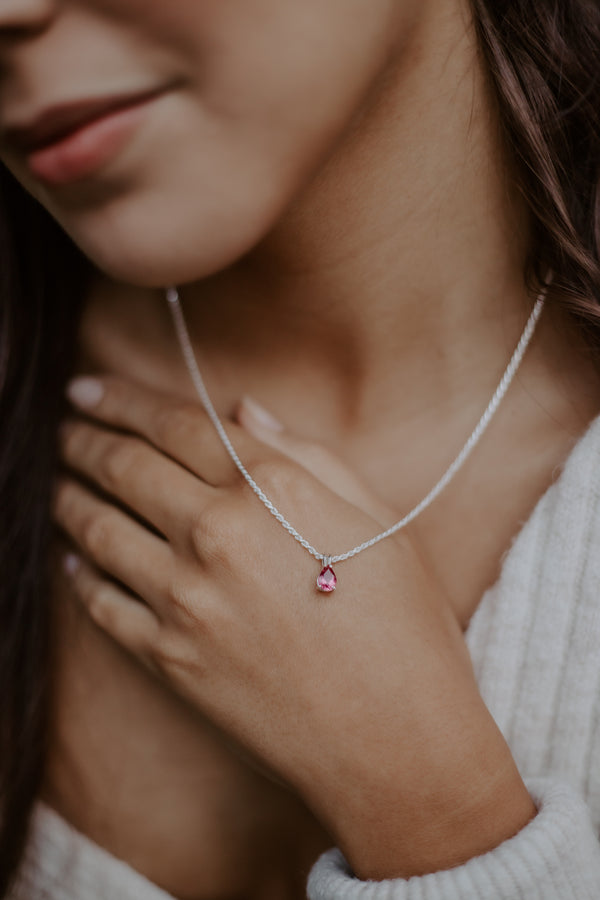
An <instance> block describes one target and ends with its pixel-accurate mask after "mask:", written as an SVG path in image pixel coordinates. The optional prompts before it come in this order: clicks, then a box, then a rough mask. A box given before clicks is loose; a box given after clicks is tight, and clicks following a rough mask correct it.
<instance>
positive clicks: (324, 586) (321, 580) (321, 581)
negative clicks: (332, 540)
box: [317, 566, 337, 594]
mask: <svg viewBox="0 0 600 900" xmlns="http://www.w3.org/2000/svg"><path fill="white" fill-rule="evenodd" d="M336 585H337V578H336V577H335V572H334V571H333V569H332V568H331V566H324V568H323V569H321V573H320V575H319V577H318V578H317V587H318V589H319V590H320V591H323V592H324V593H326V594H328V593H330V591H335V588H336Z"/></svg>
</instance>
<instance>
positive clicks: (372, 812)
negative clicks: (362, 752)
mask: <svg viewBox="0 0 600 900" xmlns="http://www.w3.org/2000/svg"><path fill="white" fill-rule="evenodd" d="M490 719H491V716H490ZM492 721H493V720H492ZM493 731H495V734H494V741H493V743H490V742H489V739H486V740H485V741H483V742H478V743H477V744H475V742H472V752H469V753H463V755H462V756H461V758H460V760H459V761H458V763H457V762H456V757H455V758H454V760H453V759H452V756H453V754H451V753H447V754H446V756H445V758H444V760H443V763H442V764H440V765H437V764H436V765H433V766H428V765H427V763H431V758H429V756H428V753H418V752H416V753H414V754H413V759H412V763H411V762H410V761H408V762H409V764H408V765H406V763H407V760H406V756H404V759H403V761H402V762H399V764H398V765H397V766H396V767H395V769H394V768H393V767H388V768H387V771H386V770H385V767H384V766H380V767H378V768H375V769H370V770H369V772H368V773H365V772H364V771H363V772H361V773H360V774H358V773H357V772H354V773H353V775H350V773H349V772H346V773H345V777H344V776H342V775H341V774H339V777H338V778H337V779H336V784H337V785H338V787H337V791H336V790H333V791H331V790H330V791H321V792H320V796H319V799H318V800H317V802H316V803H313V804H310V805H311V806H312V807H313V810H314V811H315V814H316V815H317V817H318V818H319V819H320V820H321V821H322V822H323V824H324V825H325V827H326V828H327V830H328V831H329V833H330V834H331V835H332V836H333V838H334V840H335V842H336V844H337V846H338V847H339V848H340V850H341V851H342V853H343V854H344V856H345V857H346V859H347V861H348V863H349V865H350V867H351V869H352V871H353V872H354V874H355V875H356V876H357V877H358V878H360V879H363V880H367V879H370V880H375V881H379V880H383V879H388V878H410V877H411V876H415V875H416V876H419V875H425V874H427V873H430V872H435V871H440V870H443V869H448V868H452V867H454V866H457V865H461V864H462V863H464V862H466V861H467V860H469V859H471V858H472V857H474V856H479V855H481V854H483V853H486V852H488V851H490V850H493V849H494V848H495V847H497V846H498V845H500V844H501V843H502V842H503V841H505V840H507V839H508V838H510V837H513V836H514V835H515V834H517V832H519V831H520V830H521V829H522V828H524V827H525V826H526V825H527V823H528V822H529V821H531V819H532V818H533V817H534V816H535V815H536V813H537V809H536V806H535V804H534V802H533V800H532V798H531V796H530V795H529V792H528V791H527V788H526V786H525V784H524V782H523V780H522V778H521V776H520V774H519V772H518V770H517V767H516V764H515V762H514V759H513V757H512V755H511V754H510V750H509V748H508V745H507V744H506V742H505V741H504V739H503V738H502V736H501V735H500V732H499V731H497V729H496V728H495V723H494V729H493ZM488 738H489V735H488ZM400 756H401V754H398V757H400ZM411 770H412V772H413V773H414V772H416V771H418V770H420V773H421V774H420V778H416V777H411ZM342 782H343V783H342ZM330 784H331V783H330ZM334 794H336V796H334Z"/></svg>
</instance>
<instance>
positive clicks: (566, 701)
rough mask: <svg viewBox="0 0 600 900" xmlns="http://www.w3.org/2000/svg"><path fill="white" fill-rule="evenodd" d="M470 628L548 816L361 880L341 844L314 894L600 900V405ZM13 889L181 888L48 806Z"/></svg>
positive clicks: (149, 897)
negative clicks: (383, 876)
mask: <svg viewBox="0 0 600 900" xmlns="http://www.w3.org/2000/svg"><path fill="white" fill-rule="evenodd" d="M465 639H466V641H467V645H468V648H469V651H470V653H471V658H472V660H473V664H474V667H475V673H476V676H477V680H478V684H479V688H480V691H481V694H482V697H483V699H484V700H485V702H486V704H487V706H488V708H489V710H490V712H491V713H492V715H493V716H494V718H495V720H496V722H497V723H498V726H499V727H500V729H501V731H502V733H503V735H504V737H505V738H506V740H507V742H508V744H509V746H510V748H511V751H512V754H513V756H514V758H515V761H516V763H517V766H518V768H519V771H520V772H521V775H522V777H523V779H524V781H525V784H526V785H527V788H528V789H529V792H530V794H531V796H532V798H533V800H534V802H535V804H536V806H537V807H538V813H537V815H536V816H535V817H534V818H533V819H532V820H531V821H530V822H529V823H528V824H527V825H526V826H525V827H524V828H523V829H522V830H521V831H519V833H518V834H516V835H515V836H514V837H512V838H510V839H509V840H506V841H504V842H503V843H502V844H500V845H499V846H498V847H496V848H494V849H493V850H491V851H490V852H488V853H485V854H483V855H481V856H477V857H474V858H473V859H471V860H469V861H468V862H466V863H465V864H463V865H460V866H456V867H454V868H451V869H447V870H444V871H439V872H434V873H431V874H428V875H423V876H418V877H413V878H409V879H403V878H398V879H391V880H388V881H379V882H374V881H368V882H367V881H361V880H360V879H358V878H356V877H354V875H353V874H352V872H351V871H350V869H349V866H348V864H347V863H346V861H345V859H344V857H343V855H342V854H341V852H340V851H339V850H338V849H335V848H334V849H332V850H329V851H327V852H326V853H324V854H323V855H322V856H321V858H320V859H319V860H318V861H317V862H316V863H315V865H314V867H313V869H312V871H311V873H310V876H309V879H308V886H307V892H308V897H309V898H310V900H592V898H594V900H600V840H599V837H600V416H598V417H597V418H596V419H594V421H593V422H592V423H591V424H590V426H589V428H588V429H587V431H586V433H585V434H584V435H583V437H581V438H580V440H579V441H578V443H577V444H576V446H575V447H574V449H573V450H572V451H571V453H570V455H569V457H568V459H567V461H566V463H565V465H564V467H563V470H562V473H561V474H560V477H559V478H558V480H557V481H555V483H554V484H553V485H552V486H551V487H550V488H549V489H548V490H547V491H546V492H545V493H544V494H543V496H542V497H541V498H540V500H539V501H538V503H537V505H536V507H535V509H534V511H533V513H532V515H531V516H530V518H529V519H528V520H527V522H526V523H525V524H524V526H523V527H522V528H521V530H520V531H519V533H518V534H517V535H516V537H515V538H514V540H513V542H512V546H511V547H510V549H509V551H508V553H507V554H506V556H505V558H504V561H503V566H502V571H501V575H500V578H499V579H498V581H497V582H496V584H494V585H493V586H492V587H491V588H489V589H488V590H487V591H486V592H485V594H484V596H483V598H482V600H481V602H480V604H479V606H478V608H477V610H476V612H475V614H474V616H473V618H472V619H471V622H470V624H469V627H468V630H467V632H466V635H465ZM348 789H349V790H351V786H349V788H348ZM13 896H14V897H19V898H26V900H42V897H43V898H45V900H59V898H60V900H92V898H94V900H109V898H110V900H169V896H168V895H167V894H165V893H164V892H163V891H161V890H159V889H158V888H157V887H155V886H154V885H152V884H150V883H149V882H148V881H147V880H146V879H144V878H142V877H141V876H140V875H138V873H136V872H134V871H133V869H131V868H130V867H128V866H126V865H125V864H124V863H122V862H119V861H118V860H116V859H114V858H113V857H111V856H109V855H108V854H107V853H105V852H104V851H103V850H101V849H100V848H99V847H97V846H96V845H94V844H92V843H91V842H90V841H88V840H87V839H86V838H84V837H83V836H82V835H80V834H79V833H77V832H75V831H74V830H73V829H72V828H71V827H70V826H69V825H67V823H66V822H64V821H63V820H62V819H60V818H59V817H58V816H57V815H56V814H55V813H54V812H52V811H51V810H49V809H48V808H47V807H45V806H42V805H39V806H38V808H37V810H36V814H35V819H34V828H33V833H32V837H31V841H30V843H29V848H28V852H27V856H26V860H25V864H24V866H23V870H22V881H21V887H20V890H19V891H18V892H16V893H15V894H14V895H13Z"/></svg>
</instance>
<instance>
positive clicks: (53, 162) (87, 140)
mask: <svg viewBox="0 0 600 900" xmlns="http://www.w3.org/2000/svg"><path fill="white" fill-rule="evenodd" d="M151 99H154V97H152V98H149V99H148V98H147V99H145V100H142V101H138V102H136V103H133V104H132V105H130V106H126V107H121V108H120V109H118V110H113V111H112V112H108V113H106V114H105V115H103V116H101V117H100V118H98V119H93V120H92V121H91V122H88V123H87V124H86V125H82V127H81V128H78V129H77V131H73V132H71V134H68V135H67V136H66V137H64V138H61V140H59V141H57V142H56V143H55V144H51V145H50V146H48V147H43V148H42V149H41V150H35V151H34V152H33V153H30V154H28V156H27V166H28V168H29V171H30V172H31V174H32V175H33V176H34V177H35V178H37V179H38V180H39V181H42V182H44V183H45V184H47V185H51V186H56V185H63V184H71V183H72V182H74V181H79V180H80V179H82V178H87V177H89V176H90V175H93V174H94V173H95V172H97V171H98V170H99V169H101V168H102V167H103V166H105V165H106V164H107V163H108V162H110V160H111V159H113V157H114V156H116V154H117V153H118V152H119V150H121V148H122V147H123V146H124V144H125V143H126V142H127V140H128V139H129V137H130V136H131V134H132V133H133V132H134V131H135V129H136V127H137V126H138V125H139V123H140V121H141V119H142V118H143V115H144V112H145V109H146V106H148V104H149V103H150V100H151Z"/></svg>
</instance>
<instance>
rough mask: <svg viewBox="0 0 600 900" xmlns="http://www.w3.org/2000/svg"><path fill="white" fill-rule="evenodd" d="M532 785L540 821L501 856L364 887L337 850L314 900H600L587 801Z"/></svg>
mask: <svg viewBox="0 0 600 900" xmlns="http://www.w3.org/2000/svg"><path fill="white" fill-rule="evenodd" d="M524 782H525V785H526V787H527V789H528V791H529V793H530V795H531V798H532V800H533V802H534V803H535V805H536V807H537V809H538V812H537V815H536V816H534V818H533V819H531V821H529V822H528V823H527V825H525V827H524V828H522V829H521V831H519V832H518V833H517V834H515V835H514V836H513V837H511V838H508V840H506V841H503V842H502V843H501V844H499V845H498V846H497V847H495V848H494V849H493V850H490V851H488V852H487V853H483V854H482V855H481V856H475V857H473V858H472V859H470V860H468V861H467V862H466V863H463V864H462V865H460V866H455V867H453V868H451V869H444V870H440V871H439V872H432V873H430V874H427V875H419V876H413V877H412V878H407V879H405V878H393V879H389V880H385V881H361V880H360V879H358V878H357V877H356V876H355V875H353V873H352V871H351V869H350V866H349V865H348V863H347V861H346V859H345V858H344V856H343V854H342V853H341V852H340V850H339V849H337V848H333V849H332V850H328V851H327V852H326V853H324V854H323V855H322V856H321V857H320V858H319V859H318V860H317V862H316V863H315V865H314V866H313V868H312V870H311V872H310V875H309V878H308V884H307V894H308V898H309V900H598V898H599V897H600V842H599V840H598V835H597V833H596V831H595V829H594V825H593V822H592V819H591V815H590V811H589V809H588V807H587V806H586V804H585V802H584V800H583V799H582V797H581V796H580V795H579V794H578V792H577V791H576V790H575V789H574V788H573V787H572V786H571V785H570V784H568V783H566V782H564V781H562V780H560V779H557V778H553V777H549V776H548V777H546V776H536V777H530V778H524Z"/></svg>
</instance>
